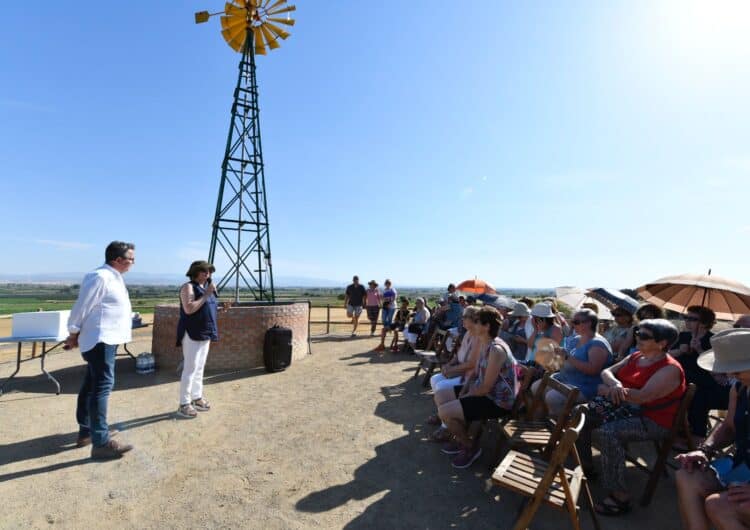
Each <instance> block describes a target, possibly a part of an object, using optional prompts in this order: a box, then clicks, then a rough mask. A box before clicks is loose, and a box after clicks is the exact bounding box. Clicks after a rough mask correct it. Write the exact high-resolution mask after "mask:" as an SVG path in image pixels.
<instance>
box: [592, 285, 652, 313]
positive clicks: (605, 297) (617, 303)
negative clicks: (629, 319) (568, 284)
mask: <svg viewBox="0 0 750 530" xmlns="http://www.w3.org/2000/svg"><path fill="white" fill-rule="evenodd" d="M586 295H588V296H590V297H591V298H593V299H595V300H598V301H600V302H601V303H603V304H604V305H606V306H607V307H608V308H609V309H610V310H613V309H616V308H618V307H619V308H621V309H625V310H626V311H628V312H629V313H631V314H633V313H635V312H636V310H637V309H638V306H639V305H640V304H639V303H638V301H637V300H636V299H635V298H632V297H630V296H628V295H626V294H625V293H623V292H622V291H618V290H617V289H607V288H605V287H596V288H595V289H589V290H588V292H587V293H586Z"/></svg>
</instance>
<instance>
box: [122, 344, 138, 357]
mask: <svg viewBox="0 0 750 530" xmlns="http://www.w3.org/2000/svg"><path fill="white" fill-rule="evenodd" d="M122 347H123V349H124V350H125V353H127V354H128V355H130V358H131V359H135V355H133V354H132V353H130V350H129V349H128V345H127V344H123V345H122Z"/></svg>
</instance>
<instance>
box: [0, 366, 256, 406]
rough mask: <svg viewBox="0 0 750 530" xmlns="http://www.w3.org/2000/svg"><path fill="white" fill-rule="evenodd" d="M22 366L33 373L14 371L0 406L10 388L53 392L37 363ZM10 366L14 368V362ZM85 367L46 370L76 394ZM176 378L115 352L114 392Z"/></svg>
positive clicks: (222, 375)
mask: <svg viewBox="0 0 750 530" xmlns="http://www.w3.org/2000/svg"><path fill="white" fill-rule="evenodd" d="M82 362H83V361H82ZM22 366H26V367H28V368H26V369H27V370H29V368H30V369H31V370H30V371H32V373H33V375H22V376H18V375H17V376H15V377H14V378H13V379H11V380H10V381H9V382H8V383H7V385H5V392H4V393H3V394H2V396H0V406H2V403H3V401H6V400H9V401H12V400H13V397H12V394H13V392H14V390H23V391H24V392H29V393H39V394H54V392H55V384H54V383H53V382H52V381H50V380H49V379H47V377H46V376H45V375H44V374H43V373H42V372H41V370H40V369H39V365H38V364H36V363H25V364H24V365H22ZM13 369H15V366H14V367H13ZM85 370H86V365H85V364H79V365H76V366H70V367H67V368H62V369H60V370H50V371H49V373H50V374H51V375H52V376H53V377H54V378H55V379H57V381H58V382H59V383H60V393H61V394H78V391H79V390H80V388H81V381H82V380H83V375H84V373H85V372H84V371H85ZM265 373H266V372H265V370H264V369H263V368H254V369H252V370H236V371H232V372H219V373H212V374H207V375H206V376H205V378H204V384H206V385H211V384H215V383H224V382H226V381H232V380H235V379H242V378H245V377H255V376H259V375H264V374H265ZM179 380H180V373H179V372H177V371H174V370H157V371H155V372H153V373H150V374H138V373H136V372H135V360H134V359H131V358H130V357H119V356H118V358H117V361H116V364H115V388H114V391H115V392H117V391H118V390H129V389H137V388H144V387H150V386H156V385H163V384H168V383H173V382H175V381H179ZM5 381H6V378H5V377H4V378H2V379H1V380H0V384H2V383H4V382H5ZM24 399H28V398H24Z"/></svg>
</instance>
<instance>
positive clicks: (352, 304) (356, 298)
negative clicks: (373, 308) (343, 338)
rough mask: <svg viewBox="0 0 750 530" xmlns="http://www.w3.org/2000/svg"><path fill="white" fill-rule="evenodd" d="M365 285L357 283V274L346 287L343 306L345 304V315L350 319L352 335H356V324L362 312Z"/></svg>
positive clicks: (365, 292)
mask: <svg viewBox="0 0 750 530" xmlns="http://www.w3.org/2000/svg"><path fill="white" fill-rule="evenodd" d="M366 294H367V291H365V286H364V285H362V284H361V283H359V276H355V277H353V278H352V283H351V284H349V286H348V287H347V288H346V297H345V299H344V306H346V316H347V317H348V318H351V319H352V337H356V336H357V325H358V324H359V315H361V314H362V306H363V305H364V302H365V295H366Z"/></svg>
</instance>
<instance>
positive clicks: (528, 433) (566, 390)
mask: <svg viewBox="0 0 750 530" xmlns="http://www.w3.org/2000/svg"><path fill="white" fill-rule="evenodd" d="M549 388H551V389H552V390H555V391H557V392H559V393H560V394H562V395H563V396H565V405H564V406H563V409H562V410H561V412H560V414H559V415H558V416H557V417H556V418H544V419H541V420H535V419H534V414H535V413H536V411H538V410H540V409H541V410H545V407H546V405H545V403H544V395H545V393H546V391H547V389H549ZM578 393H579V390H578V389H577V388H575V387H571V386H568V385H566V384H564V383H561V382H560V381H558V380H557V379H555V378H553V377H552V376H551V374H550V373H549V372H547V373H545V374H544V376H543V378H542V382H541V383H540V384H539V387H538V388H537V391H536V392H535V393H534V397H533V401H532V404H531V407H530V409H529V412H528V416H527V419H515V420H513V419H512V420H510V421H508V422H507V423H505V424H504V425H503V426H502V429H501V437H500V439H499V440H498V446H499V445H500V444H502V443H503V442H506V443H507V444H508V445H509V446H510V447H516V448H521V447H527V448H529V449H535V450H541V451H542V456H543V457H545V458H548V457H549V452H550V451H551V450H552V448H553V447H554V444H555V443H556V440H558V439H559V438H560V436H561V435H562V431H563V429H564V428H565V425H567V423H568V418H569V416H570V413H571V411H572V410H573V407H575V406H576V403H577V402H578ZM550 441H552V443H550Z"/></svg>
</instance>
